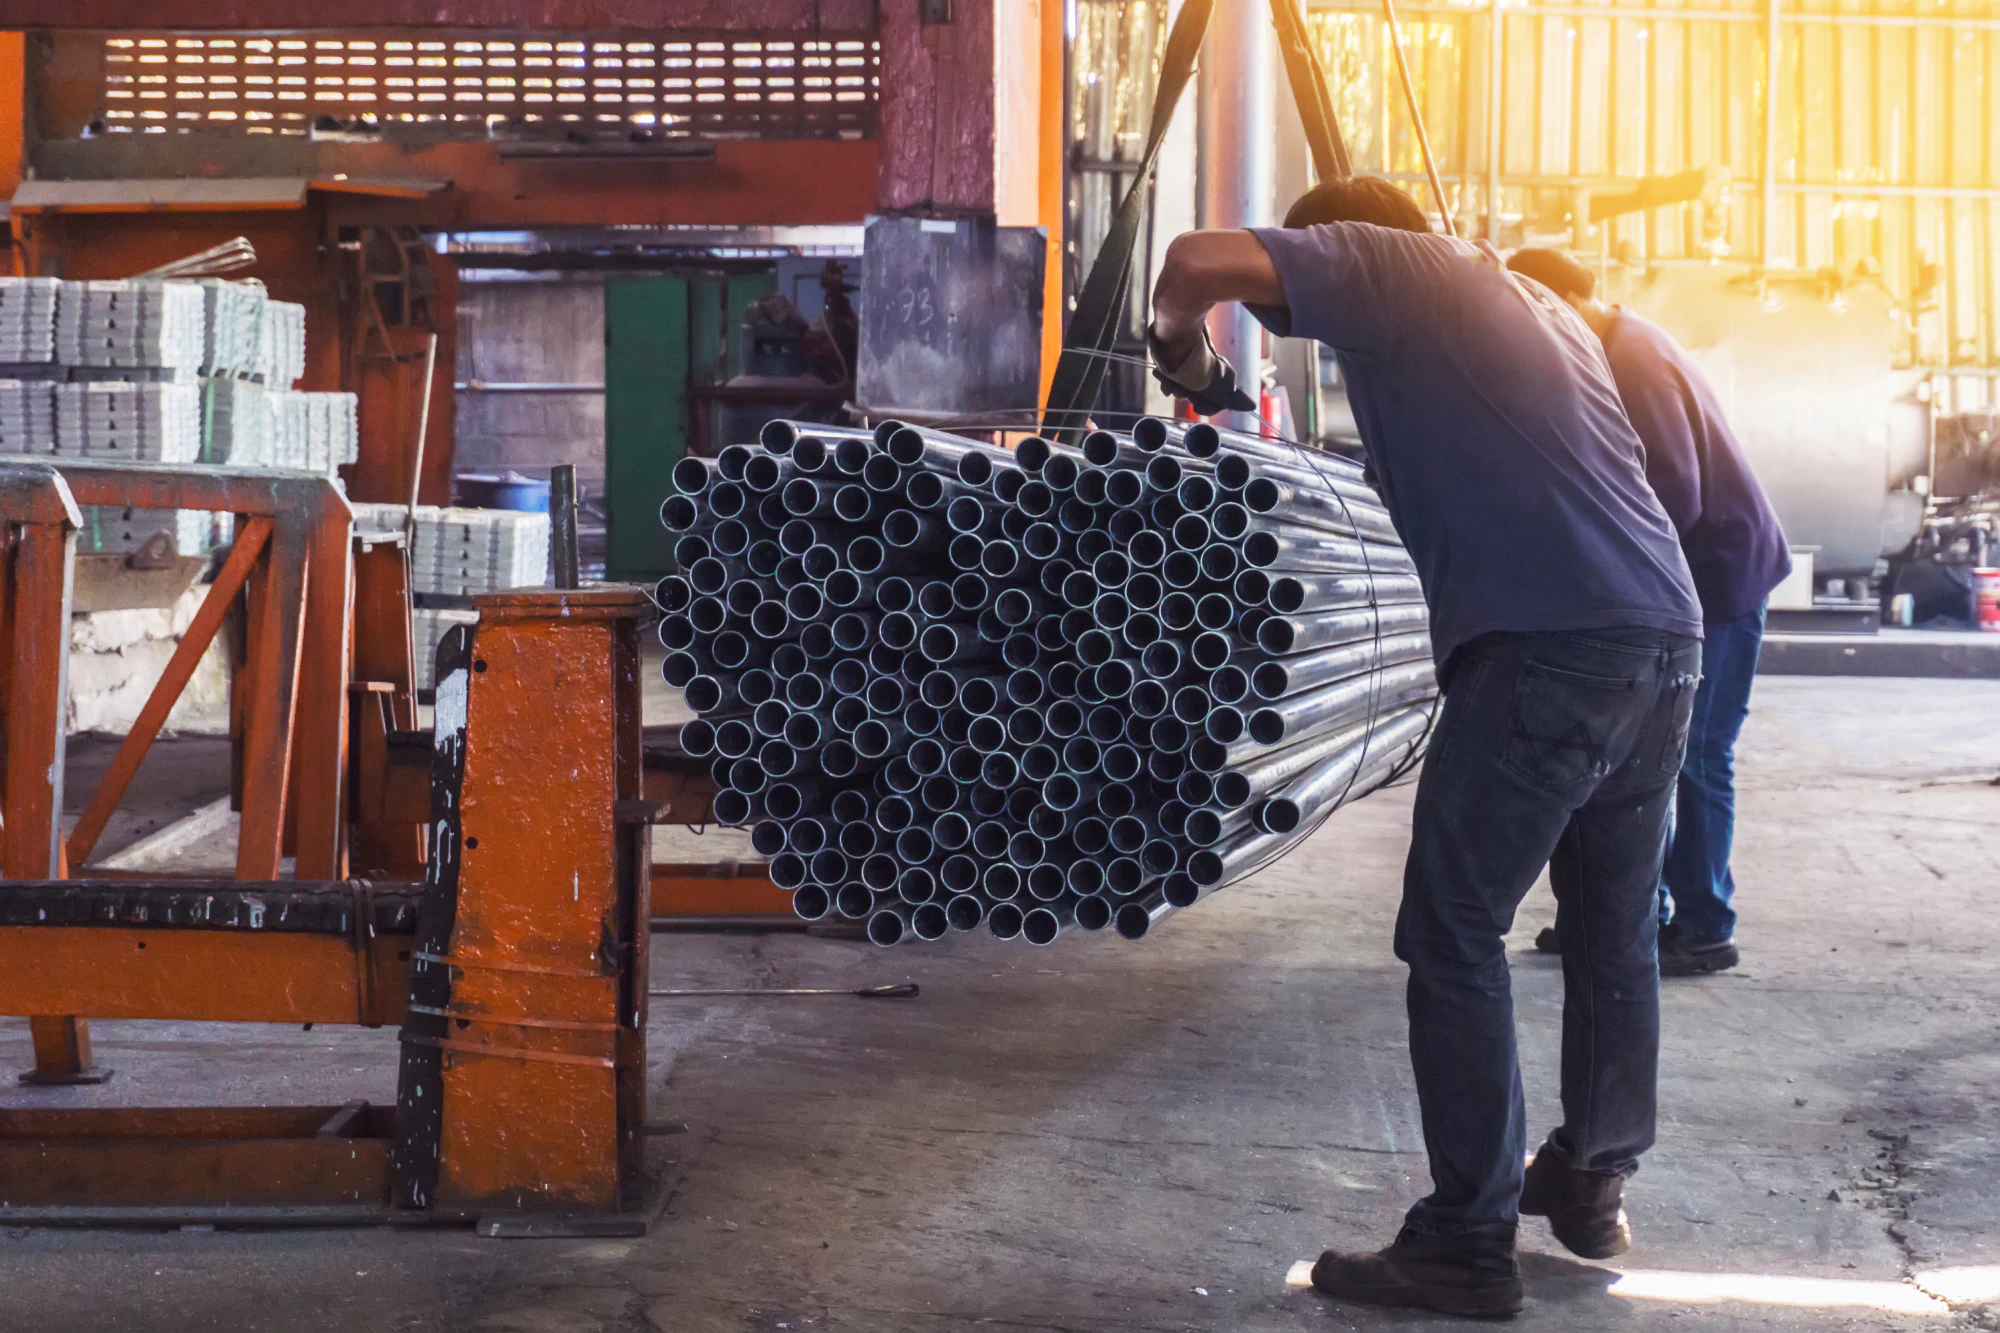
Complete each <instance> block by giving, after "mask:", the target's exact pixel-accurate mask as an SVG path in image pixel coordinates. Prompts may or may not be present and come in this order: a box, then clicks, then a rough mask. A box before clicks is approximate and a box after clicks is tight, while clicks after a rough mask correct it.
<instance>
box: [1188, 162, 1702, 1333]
mask: <svg viewBox="0 0 2000 1333" xmlns="http://www.w3.org/2000/svg"><path fill="white" fill-rule="evenodd" d="M1225 301H1239V302H1243V303H1244V304H1246V305H1247V306H1249V308H1250V309H1251V310H1252V311H1253V313H1255V314H1256V315H1257V317H1258V318H1259V319H1260V320H1262V321H1263V322H1264V324H1265V326H1266V327H1267V328H1269V329H1270V330H1271V331H1272V332H1273V333H1275V334H1278V335H1281V336H1293V337H1301V338H1314V339H1317V340H1319V341H1320V342H1322V343H1325V344H1326V345H1327V346H1329V347H1330V348H1332V349H1333V352H1334V354H1335V356H1336V357H1337V358H1338V359H1339V361H1340V367H1341V372H1342V375H1343V378H1344V379H1345V381H1346V383H1347V386H1348V396H1349V400H1350V402H1351V404H1352V406H1353V409H1354V416H1355V420H1356V422H1357V423H1358V425H1359V427H1360V433H1361V439H1362V443H1363V444H1364V445H1365V446H1366V448H1367V451H1368V459H1369V463H1370V465H1371V467H1372V469H1373V471H1374V473H1375V476H1376V477H1377V478H1378V483H1379V486H1380V490H1381V493H1382V500H1383V503H1384V505H1385V507H1386V508H1387V509H1388V511H1389V514H1390V517H1391V518H1392V519H1393V520H1394V522H1395V525H1396V529H1397V531H1398V532H1399V533H1400V534H1401V536H1402V538H1403V542H1404V544H1405V545H1406V546H1407V547H1408V548H1409V552H1410V556H1411V558H1412V560H1413V561H1414V562H1415V564H1416V567H1417V571H1418V574H1419V577H1420V578H1421V580H1422V582H1423V587H1424V594H1425V598H1426V600H1427V601H1428V602H1429V603H1430V609H1431V638H1432V643H1433V650H1434V652H1435V653H1436V655H1437V663H1438V675H1439V680H1440V683H1441V685H1442V687H1443V691H1444V703H1443V708H1442V711H1441V713H1440V716H1439V720H1438V723H1437V728H1436V732H1435V734H1434V736H1433V737H1432V740H1431V745H1430V754H1429V758H1428V759H1427V761H1426V762H1425V765H1424V771H1423V775H1422V777H1421V779H1420V780H1419V782H1418V785H1417V793H1416V805H1415V810H1414V813H1413V816H1412V828H1411V834H1412V837H1411V845H1410V853H1409V860H1408V863H1407V865H1406V867H1405V870H1404V876H1403V901H1402V908H1401V911H1400V913H1399V914H1398V918H1397V923H1396V953H1397V956H1398V957H1399V958H1401V959H1402V960H1403V961H1404V962H1405V963H1407V964H1408V965H1409V969H1410V979H1409V989H1408V1006H1409V1022H1410V1058H1411V1065H1412V1067H1413V1070H1414V1072H1415V1076H1416V1085H1417V1099H1418V1103H1419V1105H1420V1107H1421V1109H1422V1112H1423V1130H1424V1144H1425V1147H1426V1149H1427V1151H1428V1153H1429V1157H1430V1170H1431V1184H1432V1189H1431V1193H1430V1194H1429V1195H1428V1196H1427V1197H1425V1198H1423V1199H1422V1200H1420V1201H1418V1203H1417V1204H1416V1205H1415V1206H1414V1207H1413V1208H1411V1209H1410V1211H1409V1214H1408V1216H1407V1218H1406V1219H1405V1221H1404V1225H1403V1228H1402V1230H1401V1232H1400V1234H1399V1235H1398V1236H1397V1238H1396V1240H1395V1242H1394V1243H1393V1244H1391V1245H1389V1246H1388V1247H1387V1248H1386V1249H1383V1250H1381V1251H1379V1252H1377V1253H1372V1254H1343V1253H1339V1252H1335V1251H1331V1250H1329V1251H1328V1252H1327V1253H1325V1254H1323V1255H1321V1256H1320V1259H1319V1262H1318V1263H1317V1264H1316V1265H1314V1268H1313V1284H1314V1285H1315V1286H1316V1287H1318V1288H1319V1289H1320V1290H1322V1291H1325V1292H1328V1293H1330V1294H1333V1295H1336V1296H1341V1297H1345V1298H1347V1299H1351V1300H1358V1301H1364V1302H1369V1303H1373V1304H1386V1305H1410V1306H1419V1307H1423V1308H1426V1309H1432V1310H1438V1311H1442V1312H1446V1313H1452V1314H1465V1315H1489V1316H1492V1315H1505V1314H1510V1313H1512V1312H1514V1311H1516V1310H1518V1309H1519V1308H1520V1307H1521V1303H1522V1290H1521V1278H1520V1268H1519V1265H1518V1263H1517V1262H1516V1258H1515V1235H1516V1230H1517V1222H1518V1218H1519V1215H1520V1214H1521V1213H1523V1212H1526V1213H1531V1214H1539V1215H1544V1216H1547V1217H1548V1218H1549V1220H1550V1223H1551V1225H1552V1226H1553V1228H1554V1231H1555V1234H1556V1237H1557V1239H1559V1240H1560V1241H1562V1242H1563V1243H1564V1244H1565V1245H1566V1246H1568V1247H1569V1248H1570V1249H1571V1250H1573V1251H1575V1252H1576V1253H1578V1254H1582V1255H1585V1256H1586V1257H1590V1258H1606V1257H1609V1256H1611V1255H1614V1254H1619V1253H1622V1252H1623V1251H1624V1250H1625V1249H1626V1248H1627V1246H1628V1245H1629V1244H1630V1232H1629V1229H1628V1227H1627V1223H1626V1220H1625V1215H1624V1210H1623V1208H1622V1207H1621V1201H1622V1198H1623V1188H1624V1181H1625V1178H1626V1177H1627V1176H1629V1175H1630V1174H1631V1173H1632V1172H1633V1171H1634V1170H1635V1169H1636V1168H1637V1165H1638V1160H1639V1156H1640V1154H1641V1153H1643V1152H1644V1151H1645V1150H1646V1149H1647V1148H1649V1147H1650V1146H1651V1145H1652V1143H1653V1137H1654V1122H1655V1114H1656V1105H1655V1103H1656V1095H1657V1082H1658V1066H1659V1036H1660V1018H1659V975H1658V971H1657V965H1656V961H1655V934H1656V930H1657V918H1656V909H1655V903H1654V894H1655V892H1656V891H1657V888H1658V884H1659V874H1660V856H1661V852H1662V848H1663V846H1664V843H1665V838H1666V829H1667V818H1668V811H1669V807H1670V805H1671V803H1672V800H1673V790H1674V775H1675V774H1676V773H1677V772H1678V771H1679V769H1680V764H1681V752H1682V747H1683V745H1684V743H1685V740H1686V734H1687V726H1688V718H1689V713H1690V710H1691V708H1692V706H1693V701H1694V688H1695V680H1696V677H1697V676H1698V674H1699V672H1700V653H1701V647H1700V642H1699V640H1700V635H1701V613H1700V609H1699V607H1698V605H1697V603H1696V600H1695V591H1694V586H1693V582H1692V580H1691V579H1690V577H1689V573H1688V567H1687V561H1686V560H1685V558H1684V557H1683V556H1682V554H1681V546H1680V542H1679V540H1678V538H1677V534H1676V533H1675V531H1674V527H1673V524H1672V523H1671V522H1670V521H1669V520H1668V518H1667V515H1666V513H1665V511H1664V510H1662V509H1661V507H1660V502H1659V500H1658V499H1656V498H1655V497H1654V495H1653V491H1652V489H1651V488H1650V487H1649V486H1648V485H1647V484H1646V472H1645V460H1644V455H1643V452H1642V450H1641V448H1640V444H1639V440H1638V438H1637V436H1636V435H1635V434H1634V433H1633V430H1632V426H1631V423H1630V422H1628V421H1627V420H1626V418H1625V412H1624V410H1623V408H1621V407H1620V405H1619V401H1618V390H1617V387H1616V386H1615V385H1614V384H1613V383H1612V381H1611V376H1610V373H1609V371H1608V370H1606V368H1605V364H1604V357H1603V354H1602V353H1601V352H1600V351H1599V349H1598V347H1597V340H1596V338H1595V337H1594V336H1593V335H1592V334H1591V332H1590V330H1589V329H1588V328H1587V327H1586V326H1585V325H1584V323H1583V321H1582V320H1581V319H1580V318H1578V316H1577V314H1576V312H1575V311H1573V310H1571V309H1570V308H1569V307H1568V306H1567V305H1565V304H1563V303H1562V302H1561V301H1559V300H1557V299H1556V298H1555V297H1553V296H1552V295H1550V294H1549V293H1548V292H1547V291H1545V290H1543V289H1542V288H1540V287H1538V286H1536V285H1535V284H1533V283H1528V282H1522V281H1519V280H1517V279H1516V278H1515V277H1514V276H1513V275H1512V274H1510V273H1508V272H1507V270H1506V268H1505V267H1504V266H1503V265H1502V264H1501V263H1500V261H1499V259H1498V258H1497V257H1496V256H1495V255H1494V254H1493V252H1492V251H1491V250H1490V249H1487V248H1485V247H1483V246H1474V245H1471V244H1468V243H1467V242H1464V241H1459V240H1453V239H1449V238H1446V237H1443V236H1436V235H1433V234H1431V232H1430V230H1429V227H1428V225H1427V221H1426V219H1425V217H1424V214H1423V212H1422V210H1420V209H1419V208H1418V207H1417V205H1416V203H1415V201H1414V200H1412V199H1411V198H1410V197H1409V196H1408V195H1407V194H1405V193H1403V192H1402V191H1401V190H1399V189H1397V188H1396V187H1395V186H1393V185H1391V184H1389V183H1388V182H1386V181H1382V180H1377V179H1372V178H1365V177H1364V178H1352V179H1348V180H1343V181H1335V182H1328V183H1325V184H1322V185H1320V186H1318V187H1317V188H1315V189H1314V190H1312V191H1310V192H1309V193H1308V194H1306V195H1305V196H1304V197H1302V198H1301V199H1300V200H1299V202H1298V203H1296V204H1295V205H1293V207H1292V210H1291V213H1290V215H1289V216H1288V217H1287V218H1286V219H1285V226H1284V227H1283V228H1274V229H1269V230H1256V231H1202V232H1190V233H1187V234H1185V235H1182V236H1180V237H1177V238H1176V239H1175V240H1174V242H1173V244H1172V245H1171V246H1170V247H1169V249H1168V251H1167V255H1166V259H1165V263H1164V265H1163V266H1162V268H1161V272H1160V277H1159V281H1158V284H1157V286H1156V288H1155V290H1154V294H1153V312H1154V321H1153V326H1152V329H1151V333H1150V339H1151V344H1152V352H1153V356H1154V360H1155V362H1156V363H1157V365H1158V368H1159V376H1160V381H1161V385H1162V387H1164V388H1165V389H1167V390H1168V391H1169V392H1171V393H1174V394H1177V395H1179V396H1181V397H1184V398H1187V399H1188V400H1189V401H1190V402H1192V403H1193V404H1194V406H1195V408H1196V410H1197V411H1204V412H1209V411H1215V410H1219V409H1220V408H1222V407H1226V406H1235V405H1239V404H1240V403H1241V402H1242V401H1243V398H1242V397H1241V390H1240V389H1239V388H1238V387H1237V385H1236V383H1235V376H1234V372H1233V370H1232V369H1231V368H1230V367H1229V366H1228V365H1227V364H1226V363H1224V362H1222V361H1221V359H1220V358H1219V357H1217V356H1216V355H1215V351H1214V347H1213V345H1212V344H1211V343H1210V342H1209V340H1208V337H1207V333H1206V331H1205V329H1204V326H1203V320H1204V319H1205V317H1206V316H1207V314H1208V312H1209V310H1210V309H1211V308H1213V307H1214V306H1216V305H1218V304H1220V303H1222V302H1225ZM1544 866H1547V867H1548V869H1549V875H1550V880H1551V882H1552V883H1553V884H1554V886H1555V891H1556V894H1557V897H1558V899H1559V900H1561V901H1563V902H1565V903H1566V904H1568V905H1569V908H1570V910H1569V911H1568V912H1567V913H1566V914H1565V915H1564V916H1563V917H1562V919H1563V920H1564V921H1565V922H1566V925H1565V927H1564V929H1565V932H1566V935H1565V938H1564V941H1563V969H1564V981H1565V998H1564V1006H1563V1059H1562V1105H1563V1123H1562V1124H1561V1125H1560V1126H1558V1127H1557V1128H1556V1129H1555V1130H1553V1131H1552V1132H1551V1133H1550V1135H1549V1137H1548V1139H1547V1141H1546V1142H1545V1143H1544V1145H1543V1146H1542V1148H1541V1149H1540V1151H1538V1152H1537V1153H1536V1155H1535V1159H1534V1162H1533V1164H1532V1166H1531V1167H1530V1168H1529V1169H1528V1171H1527V1172H1526V1175H1525V1179H1524V1175H1523V1170H1522V1161H1523V1158H1524V1157H1525V1155H1526V1154H1525V1147H1526V1134H1527V1128H1526V1122H1527V1113H1526V1109H1525V1105H1524V1100H1523V1096H1522V1089H1521V1075H1520V1064H1519V1057H1518V1054H1517V1051H1516V1047H1515V1038H1514V1010H1513V998H1512V993H1511V989H1510V986H1509V978H1508V968H1507V954H1506V949H1505V945H1504V937H1505V936H1506V934H1507V932H1508V930H1509V929H1510V928H1511V926H1512V924H1513V918H1514V911H1515V908H1516V907H1517V906H1518V905H1519V903H1520V901H1521V899H1522V898H1523V897H1524V896H1525V895H1526V894H1527V892H1528V890H1529V889H1530V888H1531V887H1532V886H1533V885H1534V883H1535V881H1536V879H1537V877H1538V876H1539V875H1540V874H1541V871H1542V869H1543V867H1544Z"/></svg>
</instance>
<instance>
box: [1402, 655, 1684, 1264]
mask: <svg viewBox="0 0 2000 1333" xmlns="http://www.w3.org/2000/svg"><path fill="white" fill-rule="evenodd" d="M1452 665H1453V670H1452V672H1451V673H1450V680H1449V683H1448V684H1447V686H1446V688H1445V696H1444V711H1443V714H1442V715H1441V717H1440V719H1439V722H1438V727H1437V733H1436V735H1435V736H1434V737H1433V739H1432V742H1431V752H1430V757H1429V758H1428V759H1427V760H1426V761H1425V764H1424V771H1423V777H1422V778H1421V779H1420V780H1419V782H1418V784H1417V801H1416V811H1415V814H1414V818H1413V821H1412V825H1413V826H1412V829H1411V834H1412V836H1411V842H1410V859H1409V864H1408V866H1407V868H1406V869H1405V870H1404V873H1403V906H1402V912H1401V914H1400V915H1399V916H1398V918H1397V921H1396V956H1397V957H1398V958H1401V959H1402V960H1403V961H1404V962H1406V963H1408V964H1409V966H1410V986H1409V1009H1410V1062H1411V1064H1412V1065H1413V1066H1414V1067H1415V1070H1416V1082H1417V1101H1418V1103H1419V1105H1420V1106H1421V1108H1422V1111H1423V1124H1424V1144H1425V1146H1426V1148H1428V1150H1429V1152H1430V1165H1431V1182H1432V1186H1433V1189H1432V1192H1431V1194H1430V1196H1429V1197H1428V1198H1426V1199H1424V1200H1423V1201H1421V1202H1420V1203H1418V1204H1417V1205H1416V1207H1414V1208H1412V1209H1411V1210H1410V1216H1409V1221H1410V1224H1411V1225H1412V1226H1414V1227H1416V1228H1417V1229H1418V1230H1420V1231H1431V1232H1457V1231H1469V1230H1474V1229H1481V1228H1491V1227H1498V1226H1508V1227H1511V1226H1512V1225H1513V1224H1514V1223H1515V1222H1516V1220H1517V1217H1518V1210H1517V1208H1516V1205H1517V1203H1518V1202H1519V1199H1520V1193H1521V1169H1522V1160H1523V1158H1524V1157H1525V1155H1526V1139H1527V1130H1526V1120H1527V1112H1526V1108H1525V1106H1524V1104H1523V1100H1522V1095H1521V1070H1520V1062H1519V1057H1518V1055H1517V1053H1516V1051H1515V1046H1514V1000H1513V994H1512V991H1511V989H1510V986H1509V978H1508V970H1507V954H1506V949H1505V946H1504V944H1503V942H1502V940H1503V937H1504V936H1505V935H1506V934H1507V932H1508V930H1509V929H1511V928H1512V926H1513V921H1514V909H1515V908H1516V907H1518V906H1519V905H1520V902H1521V899H1522V898H1523V897H1524V896H1525V895H1526V894H1527V892H1528V890H1529V889H1530V888H1532V887H1533V885H1534V883H1535V879H1536V877H1537V876H1539V875H1540V874H1541V871H1542V867H1543V866H1544V865H1546V866H1548V868H1549V878H1550V881H1551V882H1552V883H1553V885H1554V887H1555V893H1556V903H1557V910H1556V933H1557V934H1558V935H1559V936H1560V937H1561V938H1562V955H1563V982H1564V995H1563V1046H1562V1102H1563V1125H1562V1127H1561V1128H1560V1129H1558V1130H1556V1131H1555V1133H1554V1134H1553V1135H1551V1136H1550V1143H1551V1145H1552V1146H1553V1149H1554V1151H1556V1152H1557V1153H1558V1154H1559V1155H1560V1156H1561V1157H1562V1158H1563V1159H1564V1160H1566V1161H1567V1162H1568V1163H1569V1164H1570V1165H1572V1166H1575V1167H1577V1168H1579V1169H1582V1170H1586V1171H1601V1172H1618V1173H1625V1174H1629V1173H1630V1172H1631V1171H1633V1170H1634V1169H1635V1168H1636V1166H1637V1163H1638V1158H1639V1154H1640V1153H1642V1152H1644V1151H1645V1150H1646V1149H1647V1148H1649V1147H1651V1146H1652V1142H1653V1121H1654V1113H1655V1107H1654V1101H1655V1094H1656V1092H1657V1087H1656V1084H1657V1081H1658V1070H1659V1046H1660V993H1659V966H1658V958H1657V954H1656V952H1655V946H1656V933H1655V932H1656V930H1657V920H1656V917H1655V906H1654V894H1655V891H1656V889H1657V886H1658V883H1659V877H1660V858H1661V855H1662V853H1663V851H1664V849H1665V844H1666V835H1667V810H1668V806H1669V804H1670V803H1671V800H1672V793H1673V790H1674V775H1675V774H1676V773H1678V772H1679V771H1680V767H1681V751H1682V748H1683V746H1684V745H1685V744H1686V741H1687V727H1688V717H1689V714H1690V713H1691V712H1692V710H1693V707H1694V693H1695V680H1696V677H1697V676H1698V675H1699V673H1700V670H1701V648H1700V645H1699V644H1698V643H1697V642H1696V641H1695V640H1693V639H1689V638H1684V637H1681V636H1679V635H1672V634H1664V633H1661V632H1659V631H1657V630H1644V629H1604V630H1588V631H1581V632H1575V633H1540V634H1489V635H1485V636H1482V637H1481V638H1479V639H1476V640H1474V641H1473V642H1472V643H1470V644H1468V645H1466V646H1465V647H1464V648H1463V649H1461V650H1460V651H1459V653H1458V654H1457V655H1456V657H1455V659H1454V662H1453V664H1452Z"/></svg>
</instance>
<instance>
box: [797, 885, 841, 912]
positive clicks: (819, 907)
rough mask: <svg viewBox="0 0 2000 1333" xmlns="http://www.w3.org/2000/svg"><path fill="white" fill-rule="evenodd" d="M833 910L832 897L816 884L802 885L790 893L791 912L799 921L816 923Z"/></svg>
mask: <svg viewBox="0 0 2000 1333" xmlns="http://www.w3.org/2000/svg"><path fill="white" fill-rule="evenodd" d="M832 910H833V895H832V894H830V893H828V892H827V891H826V890H825V889H824V888H822V887H821V886H819V885H817V884H802V885H800V886H799V887H798V888H797V889H796V890H794V891H793V893H792V911H793V913H795V914H796V915H797V916H798V917H799V918H800V919H801V920H805V921H818V920H820V919H822V918H823V917H825V916H826V914H827V913H828V912H830V911H832Z"/></svg>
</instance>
